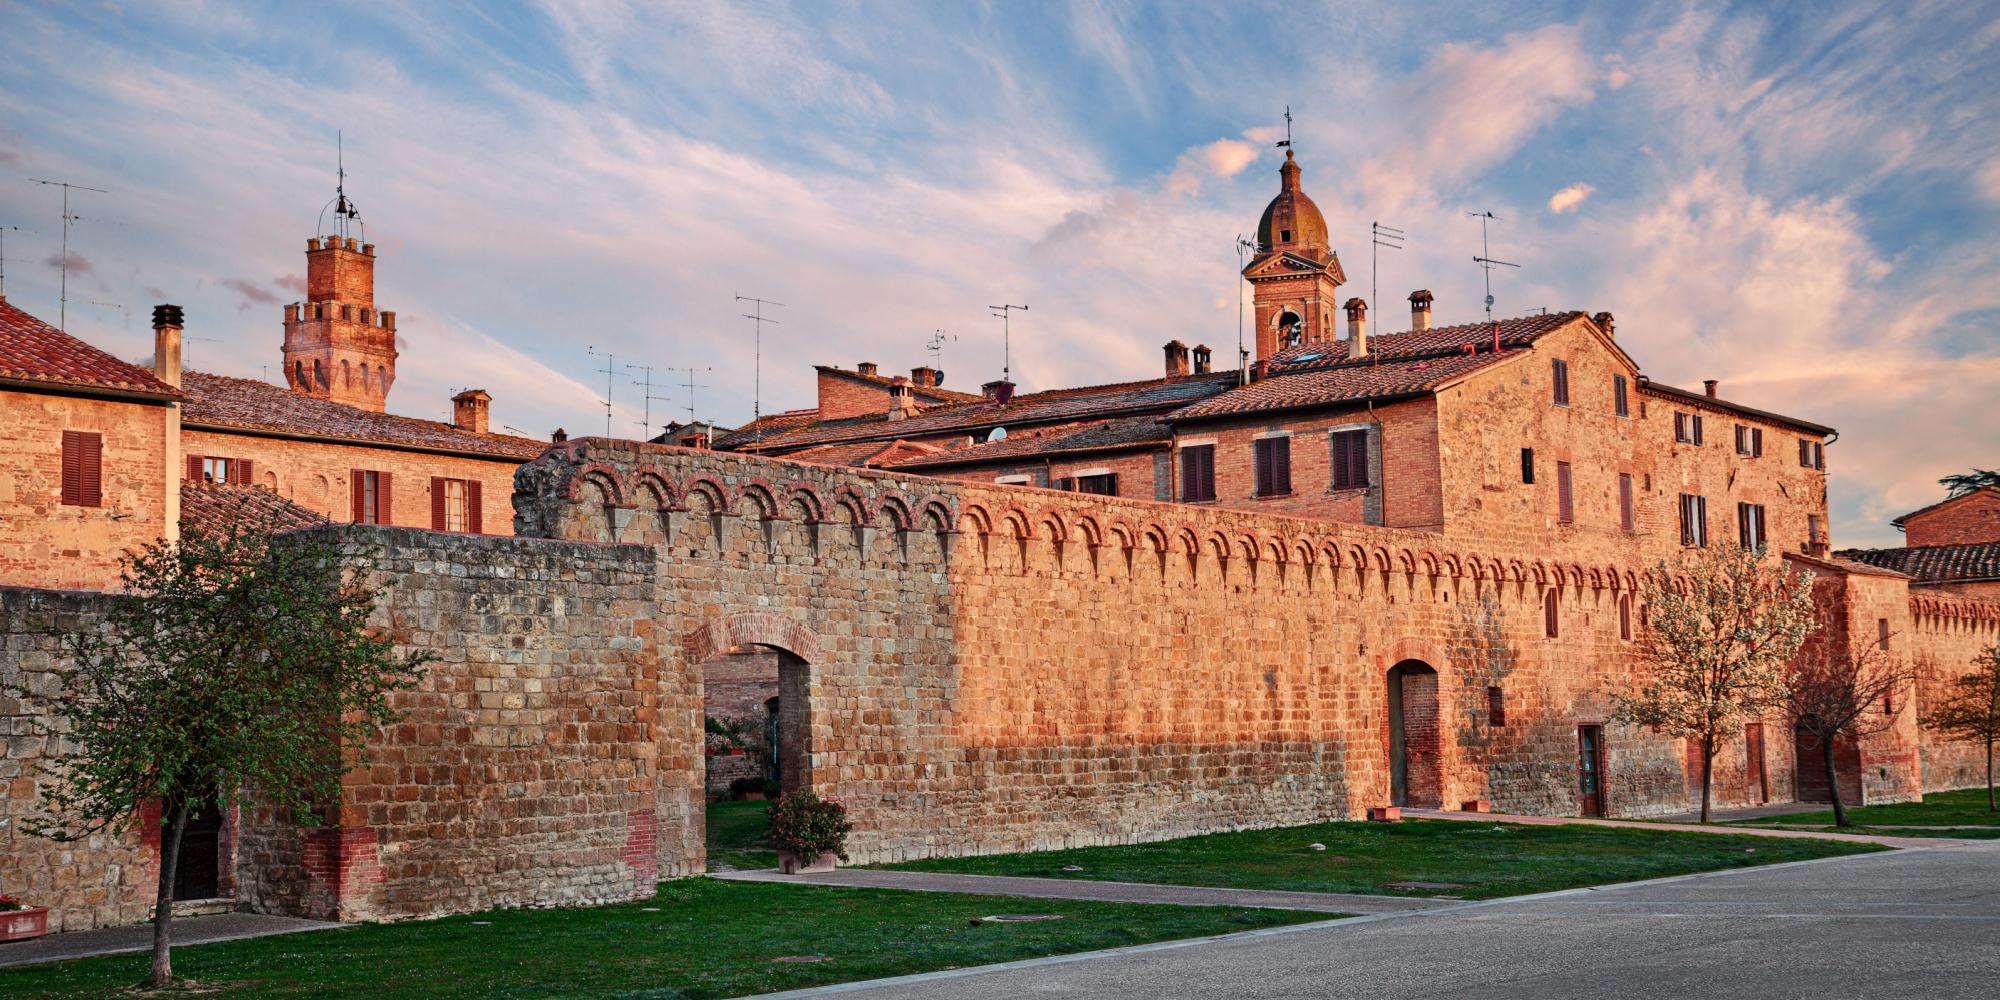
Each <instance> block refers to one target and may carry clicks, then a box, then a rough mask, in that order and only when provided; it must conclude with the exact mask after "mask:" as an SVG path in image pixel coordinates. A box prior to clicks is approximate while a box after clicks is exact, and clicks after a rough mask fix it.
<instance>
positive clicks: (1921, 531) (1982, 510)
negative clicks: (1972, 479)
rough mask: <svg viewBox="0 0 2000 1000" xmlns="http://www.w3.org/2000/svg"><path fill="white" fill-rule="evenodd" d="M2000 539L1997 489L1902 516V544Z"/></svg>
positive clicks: (1973, 542)
mask: <svg viewBox="0 0 2000 1000" xmlns="http://www.w3.org/2000/svg"><path fill="white" fill-rule="evenodd" d="M1982 542H2000V490H1981V491H1979V492H1977V493H1972V494H1968V495H1966V496H1963V497H1959V498H1958V499H1956V500H1953V501H1950V502H1948V503H1945V504H1943V505H1941V506H1939V507H1937V508H1936V509H1934V510H1927V511H1923V512H1921V513H1917V514H1911V515H1909V516H1907V517H1905V518H1903V544H1904V545H1910V546H1918V545H1974V544H1978V543H1982Z"/></svg>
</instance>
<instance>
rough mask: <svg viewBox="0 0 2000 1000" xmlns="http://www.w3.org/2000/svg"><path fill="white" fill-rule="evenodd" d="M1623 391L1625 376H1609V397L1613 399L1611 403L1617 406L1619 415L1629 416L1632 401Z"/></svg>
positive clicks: (1624, 388)
mask: <svg viewBox="0 0 2000 1000" xmlns="http://www.w3.org/2000/svg"><path fill="white" fill-rule="evenodd" d="M1625 392H1626V382H1625V376H1623V375H1613V376H1611V399H1612V401H1613V404H1614V405H1615V406H1616V407H1617V410H1618V415H1619V416H1621V417H1629V416H1631V415H1632V401H1631V399H1630V398H1629V397H1627V396H1626V395H1625Z"/></svg>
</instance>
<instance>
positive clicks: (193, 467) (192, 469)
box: [187, 441, 1806, 483]
mask: <svg viewBox="0 0 2000 1000" xmlns="http://www.w3.org/2000/svg"><path fill="white" fill-rule="evenodd" d="M1799 443H1800V444H1804V443H1805V442H1803V441H1801V442H1799ZM1805 453H1806V452H1805V449H1804V448H1800V449H1799V454H1800V455H1804V454H1805ZM187 459H188V482H191V483H198V482H201V456H200V455H189V456H188V457H187Z"/></svg>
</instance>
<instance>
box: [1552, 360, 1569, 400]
mask: <svg viewBox="0 0 2000 1000" xmlns="http://www.w3.org/2000/svg"><path fill="white" fill-rule="evenodd" d="M1550 365H1551V367H1552V368H1553V369H1554V372H1553V374H1554V376H1555V401H1556V402H1558V403H1561V404H1562V405H1564V406H1568V405H1569V362H1568V361H1565V360H1563V359H1562V358H1556V359H1554V360H1553V361H1552V362H1551V363H1550Z"/></svg>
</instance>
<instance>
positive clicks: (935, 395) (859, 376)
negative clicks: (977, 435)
mask: <svg viewBox="0 0 2000 1000" xmlns="http://www.w3.org/2000/svg"><path fill="white" fill-rule="evenodd" d="M813 367H814V369H816V370H818V371H823V372H825V373H827V374H829V375H839V376H841V377H842V378H849V379H853V380H854V381H856V382H866V383H868V384H869V385H877V386H881V387H882V388H884V389H887V388H888V387H890V386H892V385H895V384H896V377H895V376H889V375H866V374H863V373H861V372H857V371H853V370H851V369H847V368H837V367H835V366H833V365H814V366H813ZM903 382H904V383H906V384H907V385H909V387H910V393H911V394H912V395H914V396H916V397H917V398H918V399H922V400H929V401H930V402H933V403H971V402H977V401H978V400H981V399H985V398H986V397H984V396H982V395H980V394H979V393H976V392H959V391H958V390H956V389H944V388H940V387H938V386H934V385H918V384H916V383H915V382H911V381H910V380H909V379H908V378H904V379H903Z"/></svg>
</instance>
